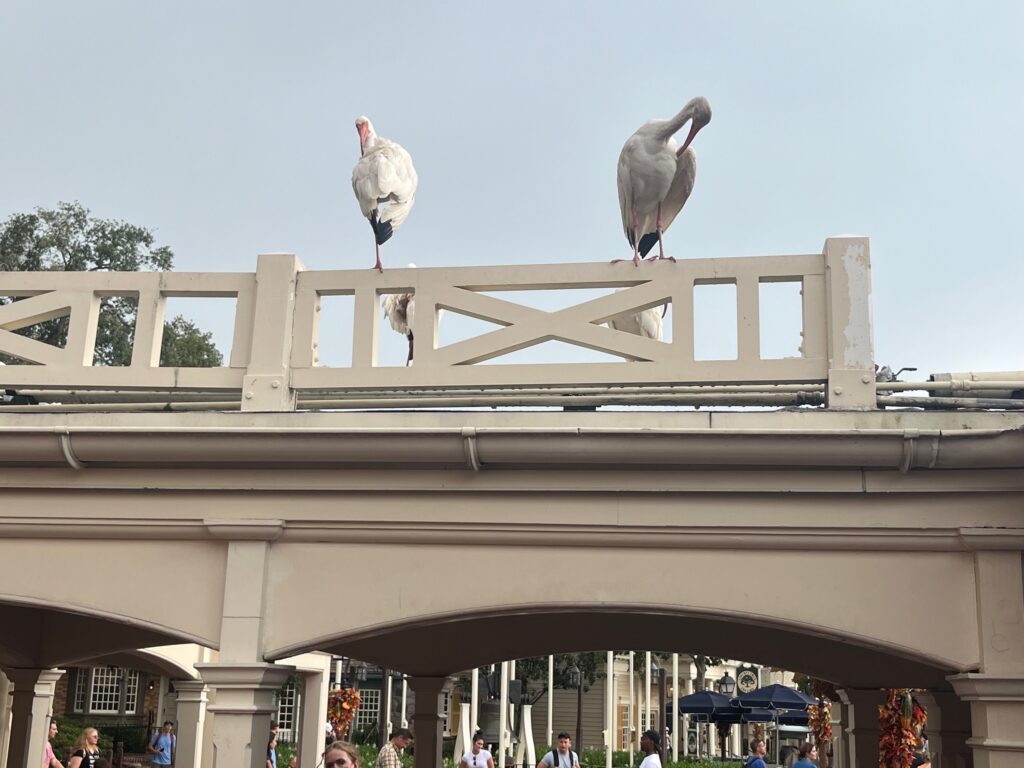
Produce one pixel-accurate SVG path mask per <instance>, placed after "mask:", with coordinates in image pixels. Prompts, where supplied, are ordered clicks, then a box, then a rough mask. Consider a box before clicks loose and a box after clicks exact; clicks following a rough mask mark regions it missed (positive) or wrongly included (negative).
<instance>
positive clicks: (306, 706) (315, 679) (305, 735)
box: [281, 657, 330, 768]
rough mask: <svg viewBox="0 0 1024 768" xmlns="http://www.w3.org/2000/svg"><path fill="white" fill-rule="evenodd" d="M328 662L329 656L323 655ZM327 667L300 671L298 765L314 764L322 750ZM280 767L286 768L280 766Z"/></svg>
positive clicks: (325, 717)
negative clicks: (300, 699)
mask: <svg viewBox="0 0 1024 768" xmlns="http://www.w3.org/2000/svg"><path fill="white" fill-rule="evenodd" d="M325 658H326V659H327V662H326V663H328V664H329V663H330V657H325ZM329 674H330V670H329V669H325V670H323V671H321V672H303V673H302V692H303V693H302V722H301V724H300V725H299V765H316V763H317V761H318V760H319V759H320V756H321V755H323V752H324V724H325V723H326V722H327V693H328V691H327V688H328V686H327V678H328V675H329ZM281 768H288V767H287V766H282V767H281Z"/></svg>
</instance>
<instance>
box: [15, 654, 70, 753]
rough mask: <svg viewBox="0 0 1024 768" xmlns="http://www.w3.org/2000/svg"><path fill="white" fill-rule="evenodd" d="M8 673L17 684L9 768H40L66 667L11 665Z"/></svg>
mask: <svg viewBox="0 0 1024 768" xmlns="http://www.w3.org/2000/svg"><path fill="white" fill-rule="evenodd" d="M6 672H7V677H8V678H9V679H10V681H11V682H12V683H14V701H13V705H12V707H11V741H10V744H9V747H8V751H7V768H38V767H39V766H40V765H41V764H42V762H43V751H44V749H45V748H46V736H47V733H46V731H47V729H48V728H49V725H50V712H51V711H52V710H53V689H54V686H55V685H56V683H57V681H58V680H59V679H60V676H61V675H63V674H64V670H63V669H31V668H29V669H25V668H8V669H7V670H6Z"/></svg>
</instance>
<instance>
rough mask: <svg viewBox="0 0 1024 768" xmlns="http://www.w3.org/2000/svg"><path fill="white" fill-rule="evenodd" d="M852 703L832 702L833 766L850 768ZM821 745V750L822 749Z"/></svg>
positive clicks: (835, 767)
mask: <svg viewBox="0 0 1024 768" xmlns="http://www.w3.org/2000/svg"><path fill="white" fill-rule="evenodd" d="M849 727H850V705H849V704H845V703H843V702H842V701H837V702H833V704H832V767H831V768H850V736H849V734H848V733H847V732H846V730H847V728H849ZM820 749H821V748H820V747H819V751H820Z"/></svg>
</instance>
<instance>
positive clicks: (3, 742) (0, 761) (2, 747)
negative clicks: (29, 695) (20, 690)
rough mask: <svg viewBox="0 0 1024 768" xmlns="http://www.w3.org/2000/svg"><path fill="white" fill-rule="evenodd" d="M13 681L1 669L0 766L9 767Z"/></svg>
mask: <svg viewBox="0 0 1024 768" xmlns="http://www.w3.org/2000/svg"><path fill="white" fill-rule="evenodd" d="M10 726H11V680H10V678H8V677H7V675H5V674H4V671H3V670H2V669H0V766H5V765H7V747H8V745H9V743H10V740H11V727H10Z"/></svg>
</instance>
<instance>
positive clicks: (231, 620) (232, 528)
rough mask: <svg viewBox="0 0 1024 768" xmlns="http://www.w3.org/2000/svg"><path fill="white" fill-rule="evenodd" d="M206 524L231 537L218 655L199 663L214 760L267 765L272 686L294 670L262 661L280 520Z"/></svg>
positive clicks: (222, 765)
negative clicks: (271, 567) (270, 572)
mask: <svg viewBox="0 0 1024 768" xmlns="http://www.w3.org/2000/svg"><path fill="white" fill-rule="evenodd" d="M206 527H207V529H208V530H209V531H210V533H211V534H212V535H213V536H215V537H223V538H226V539H229V542H228V552H227V568H226V573H225V577H224V607H223V609H222V611H223V613H222V616H221V629H220V657H219V661H217V662H215V663H200V664H196V665H195V666H196V669H198V670H199V674H200V675H201V676H202V678H203V682H205V683H206V684H207V685H208V686H209V687H210V689H211V694H210V701H209V703H208V704H207V707H206V709H207V711H208V712H210V713H212V714H213V715H214V717H213V728H212V731H213V733H212V734H211V740H210V741H211V745H212V746H211V749H212V752H213V754H212V762H211V763H210V765H211V766H212V768H265V767H266V748H267V739H268V735H269V733H270V720H271V715H272V714H273V712H274V692H275V691H277V690H278V689H279V688H280V687H281V686H282V685H284V684H285V682H287V680H288V677H289V676H290V675H291V673H292V672H294V671H295V667H292V666H287V665H282V664H267V663H265V662H264V661H263V635H264V632H263V622H264V616H263V608H264V604H265V599H264V598H265V588H266V572H267V558H268V556H269V553H270V542H271V541H273V540H274V539H276V538H277V537H278V536H280V535H281V530H282V523H281V521H280V520H207V521H206ZM203 763H204V765H205V764H206V763H207V759H206V756H205V755H204V759H203Z"/></svg>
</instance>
